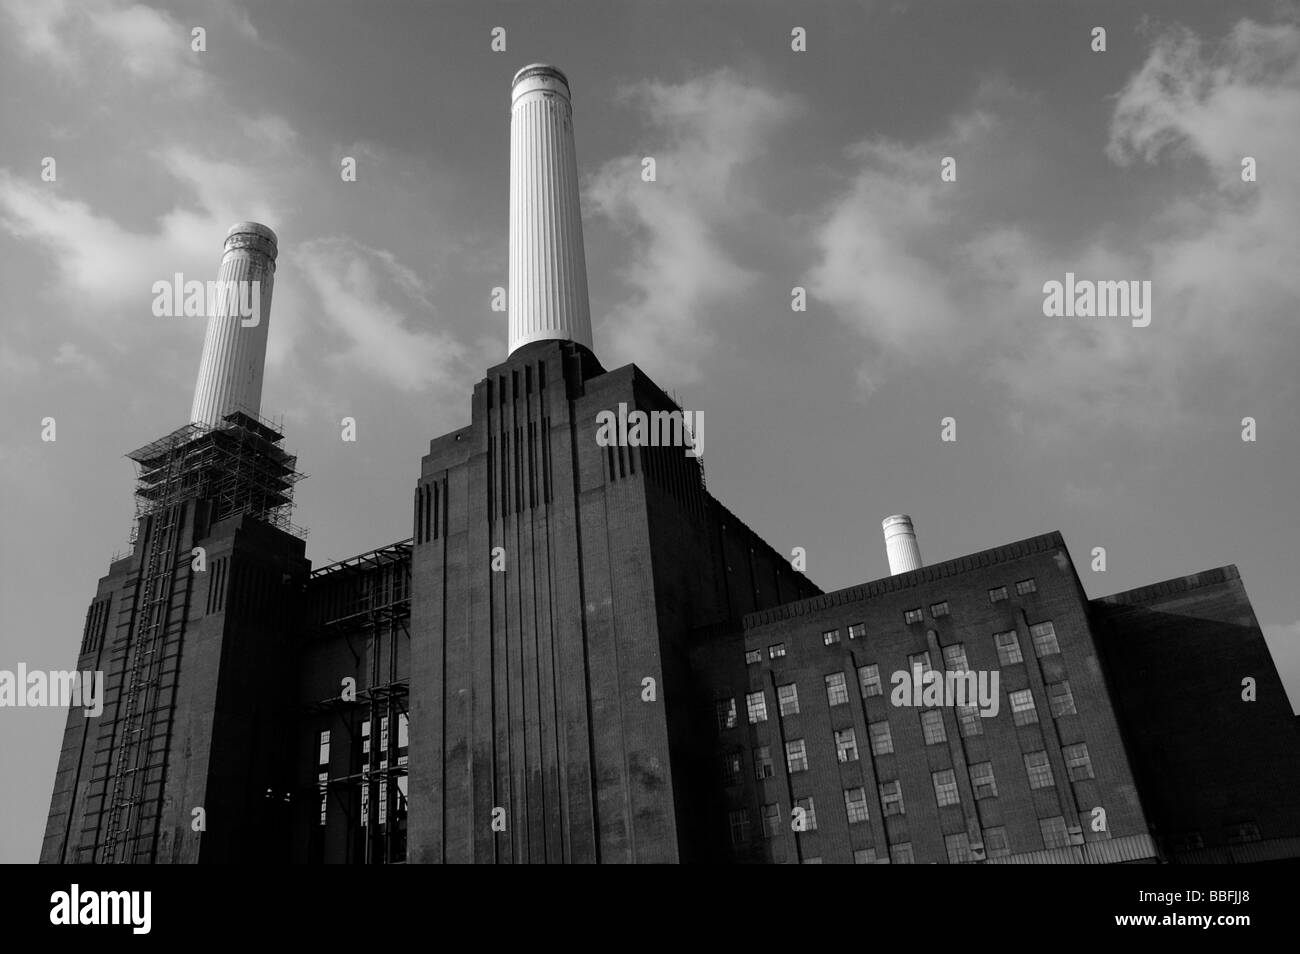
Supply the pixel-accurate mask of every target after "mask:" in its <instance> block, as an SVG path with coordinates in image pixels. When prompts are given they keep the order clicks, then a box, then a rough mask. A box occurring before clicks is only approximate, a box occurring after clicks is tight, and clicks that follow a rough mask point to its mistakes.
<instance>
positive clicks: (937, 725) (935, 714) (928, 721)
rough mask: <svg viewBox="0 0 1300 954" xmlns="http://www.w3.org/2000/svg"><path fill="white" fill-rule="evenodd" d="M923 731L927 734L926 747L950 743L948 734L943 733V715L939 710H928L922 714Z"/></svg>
mask: <svg viewBox="0 0 1300 954" xmlns="http://www.w3.org/2000/svg"><path fill="white" fill-rule="evenodd" d="M921 731H922V732H924V733H925V744H926V745H938V744H939V743H940V742H947V741H948V734H947V733H946V732H944V731H943V713H942V712H940V711H939V710H938V709H926V710H924V711H923V712H922V713H921Z"/></svg>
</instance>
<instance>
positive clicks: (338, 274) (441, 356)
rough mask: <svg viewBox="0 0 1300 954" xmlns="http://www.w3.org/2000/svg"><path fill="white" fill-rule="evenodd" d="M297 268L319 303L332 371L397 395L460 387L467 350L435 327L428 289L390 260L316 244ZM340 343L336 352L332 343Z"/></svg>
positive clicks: (359, 248)
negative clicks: (381, 384)
mask: <svg viewBox="0 0 1300 954" xmlns="http://www.w3.org/2000/svg"><path fill="white" fill-rule="evenodd" d="M295 268H296V269H297V270H299V271H300V273H301V275H302V276H303V278H304V279H305V280H306V282H307V283H308V285H309V286H310V287H311V289H312V290H313V292H314V294H315V295H316V296H317V297H318V298H319V301H320V316H321V317H322V318H323V319H324V320H325V322H326V324H327V328H325V329H322V331H329V332H332V333H333V334H332V339H333V341H332V342H331V344H330V345H329V354H328V355H327V357H326V359H325V360H326V361H328V362H329V363H330V364H331V365H333V366H335V367H336V368H346V369H348V370H354V369H355V370H360V371H363V372H366V373H369V374H373V375H375V376H377V377H381V378H383V379H385V380H387V381H388V382H389V383H391V384H392V385H393V386H394V387H396V388H397V389H399V390H402V391H418V390H422V389H425V388H437V389H442V388H448V389H455V388H460V387H463V386H464V385H465V384H466V383H467V381H468V378H467V377H466V374H467V369H468V368H469V364H468V362H466V360H465V358H466V354H465V349H464V347H463V346H462V345H461V344H460V343H459V342H457V341H456V340H455V339H453V338H452V337H451V336H450V335H449V334H447V333H446V332H445V331H440V330H437V329H436V328H435V326H434V322H435V316H434V315H433V309H432V306H431V304H430V299H429V294H428V291H429V290H428V288H427V287H426V286H425V284H424V283H423V282H422V281H421V280H420V279H419V277H418V276H417V275H416V274H415V273H414V272H413V271H412V270H411V269H409V268H407V267H406V266H404V265H402V264H400V263H399V262H398V261H397V260H396V258H395V257H394V256H393V254H392V253H391V252H388V251H385V250H382V249H372V248H368V247H366V246H364V245H361V244H360V243H357V242H355V241H352V240H350V239H316V240H313V241H311V242H308V243H306V244H305V245H304V246H302V248H301V249H300V250H299V252H298V255H297V258H296V265H295ZM334 341H337V342H340V343H341V347H339V348H336V347H334V345H333V342H334Z"/></svg>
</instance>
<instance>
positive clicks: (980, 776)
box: [970, 762, 998, 800]
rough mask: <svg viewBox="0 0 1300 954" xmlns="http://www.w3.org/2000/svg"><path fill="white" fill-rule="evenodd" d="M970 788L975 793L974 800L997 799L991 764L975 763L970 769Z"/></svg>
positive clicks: (996, 787)
mask: <svg viewBox="0 0 1300 954" xmlns="http://www.w3.org/2000/svg"><path fill="white" fill-rule="evenodd" d="M970 786H971V788H972V789H974V791H975V798H976V800H979V799H981V798H997V797H998V782H997V779H995V778H994V777H993V763H992V762H976V763H975V764H974V765H972V766H971V767H970Z"/></svg>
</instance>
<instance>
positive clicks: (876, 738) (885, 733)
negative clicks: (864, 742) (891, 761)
mask: <svg viewBox="0 0 1300 954" xmlns="http://www.w3.org/2000/svg"><path fill="white" fill-rule="evenodd" d="M867 735H869V736H871V754H872V755H888V754H889V753H890V752H892V751H894V737H893V735H892V734H891V733H890V731H889V723H888V722H868V723H867Z"/></svg>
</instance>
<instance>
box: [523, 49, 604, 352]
mask: <svg viewBox="0 0 1300 954" xmlns="http://www.w3.org/2000/svg"><path fill="white" fill-rule="evenodd" d="M509 314H510V351H511V352H513V351H514V350H515V349H516V348H519V347H521V346H523V345H526V344H528V343H529V342H532V341H541V340H544V339H547V338H562V339H569V340H572V341H576V342H578V343H580V344H582V345H585V346H586V347H587V348H591V309H590V305H589V304H588V301H587V262H586V257H585V255H584V254H583V247H582V213H581V210H580V209H579V206H578V160H577V156H576V154H575V152H574V146H573V104H572V100H571V99H570V94H569V81H568V80H567V79H566V78H565V76H564V74H563V73H561V72H560V71H559V70H558V69H556V68H555V67H554V66H545V65H543V64H540V63H536V64H533V65H532V66H525V67H524V68H523V69H522V70H520V71H519V72H518V73H516V74H515V79H514V84H513V89H512V92H511V108H510V289H509Z"/></svg>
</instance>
